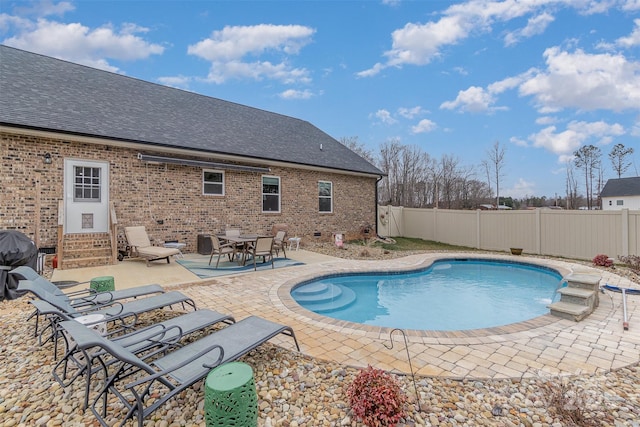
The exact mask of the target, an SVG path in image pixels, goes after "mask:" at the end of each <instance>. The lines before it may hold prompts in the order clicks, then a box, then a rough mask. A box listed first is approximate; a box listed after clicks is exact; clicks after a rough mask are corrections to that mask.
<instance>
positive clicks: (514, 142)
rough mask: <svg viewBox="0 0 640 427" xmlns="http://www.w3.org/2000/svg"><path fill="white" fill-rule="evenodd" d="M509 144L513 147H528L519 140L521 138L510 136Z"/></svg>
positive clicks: (525, 142)
mask: <svg viewBox="0 0 640 427" xmlns="http://www.w3.org/2000/svg"><path fill="white" fill-rule="evenodd" d="M509 142H511V143H512V144H513V145H517V146H518V147H528V146H529V144H528V143H527V141H525V140H523V139H521V138H517V137H515V136H512V137H511V138H509Z"/></svg>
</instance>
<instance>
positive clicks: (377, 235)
mask: <svg viewBox="0 0 640 427" xmlns="http://www.w3.org/2000/svg"><path fill="white" fill-rule="evenodd" d="M382 178H384V177H383V176H382V175H380V176H379V177H378V180H377V181H376V199H375V201H374V202H375V204H376V207H375V212H376V237H378V238H382V237H381V236H380V234H378V184H380V181H382Z"/></svg>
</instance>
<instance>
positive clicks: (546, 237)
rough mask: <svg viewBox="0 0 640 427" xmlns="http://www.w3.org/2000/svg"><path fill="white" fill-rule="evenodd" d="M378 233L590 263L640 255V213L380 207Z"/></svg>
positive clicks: (624, 210) (625, 211)
mask: <svg viewBox="0 0 640 427" xmlns="http://www.w3.org/2000/svg"><path fill="white" fill-rule="evenodd" d="M378 234H379V235H380V236H388V237H415V238H420V239H425V240H434V241H437V242H442V243H448V244H451V245H460V246H467V247H472V248H476V249H484V250H494V251H509V249H510V248H522V249H523V252H524V253H525V254H526V253H529V254H538V255H552V256H559V257H565V258H573V259H585V260H591V259H593V257H594V256H596V255H598V254H605V255H608V256H610V257H612V258H615V257H618V256H622V255H639V254H640V211H638V210H633V211H630V210H628V209H623V210H619V211H565V210H555V209H535V210H523V211H483V210H477V211H463V210H449V209H417V208H404V207H397V206H378Z"/></svg>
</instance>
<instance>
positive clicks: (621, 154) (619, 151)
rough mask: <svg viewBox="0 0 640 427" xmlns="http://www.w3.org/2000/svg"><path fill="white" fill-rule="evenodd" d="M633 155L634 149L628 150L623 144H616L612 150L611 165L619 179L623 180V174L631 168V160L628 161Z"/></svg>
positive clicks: (610, 154)
mask: <svg viewBox="0 0 640 427" xmlns="http://www.w3.org/2000/svg"><path fill="white" fill-rule="evenodd" d="M632 154H633V148H631V147H629V148H627V147H625V146H624V145H622V144H616V145H614V146H613V148H612V149H611V152H610V153H609V160H611V165H612V166H613V170H614V171H616V173H617V174H618V178H621V177H622V174H624V173H625V172H626V171H627V169H629V167H630V166H631V160H628V158H629V156H631V155H632Z"/></svg>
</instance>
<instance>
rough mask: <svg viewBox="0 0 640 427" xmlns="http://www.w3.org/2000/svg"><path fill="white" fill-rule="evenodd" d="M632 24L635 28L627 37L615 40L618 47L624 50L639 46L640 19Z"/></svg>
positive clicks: (639, 0)
mask: <svg viewBox="0 0 640 427" xmlns="http://www.w3.org/2000/svg"><path fill="white" fill-rule="evenodd" d="M638 3H640V0H638ZM633 22H634V24H635V25H636V27H635V28H634V29H633V31H632V32H631V34H630V35H628V36H627V37H620V38H619V39H618V40H616V44H617V45H618V46H622V47H626V48H631V47H634V46H640V19H635V20H634V21H633Z"/></svg>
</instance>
